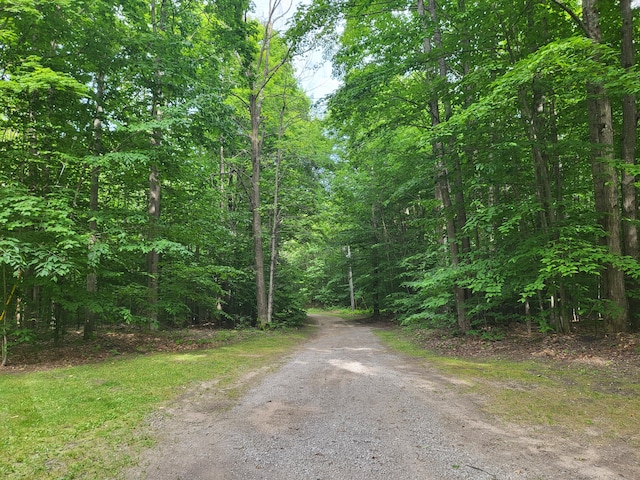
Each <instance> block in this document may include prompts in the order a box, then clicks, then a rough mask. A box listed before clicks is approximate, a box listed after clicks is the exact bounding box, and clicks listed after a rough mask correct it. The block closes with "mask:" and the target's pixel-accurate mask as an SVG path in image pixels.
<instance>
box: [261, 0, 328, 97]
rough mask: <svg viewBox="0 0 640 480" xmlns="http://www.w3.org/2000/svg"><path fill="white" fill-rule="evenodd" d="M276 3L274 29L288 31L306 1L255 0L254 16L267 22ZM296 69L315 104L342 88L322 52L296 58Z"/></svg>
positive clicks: (301, 84) (304, 88) (301, 83)
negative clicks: (270, 7)
mask: <svg viewBox="0 0 640 480" xmlns="http://www.w3.org/2000/svg"><path fill="white" fill-rule="evenodd" d="M274 2H278V3H277V7H276V19H277V20H276V22H275V23H274V27H275V29H276V30H280V31H284V30H285V29H286V22H287V20H288V19H289V18H291V16H293V14H294V13H295V10H296V8H297V6H298V5H300V4H302V3H305V1H304V0H253V3H254V5H255V7H256V8H255V13H254V15H255V16H257V17H258V19H259V20H266V19H267V14H268V10H269V6H270V5H273V4H274ZM294 67H295V69H296V73H297V76H298V81H299V83H300V86H301V87H302V89H303V90H304V91H305V92H306V94H307V95H308V96H309V98H311V100H312V101H313V102H318V101H319V100H322V98H323V97H325V96H326V95H329V94H331V93H333V92H335V91H336V89H337V88H338V87H339V86H340V81H339V80H336V79H335V78H332V76H331V62H328V61H326V60H323V58H322V52H321V51H311V52H308V53H306V54H304V55H301V56H299V57H296V58H294Z"/></svg>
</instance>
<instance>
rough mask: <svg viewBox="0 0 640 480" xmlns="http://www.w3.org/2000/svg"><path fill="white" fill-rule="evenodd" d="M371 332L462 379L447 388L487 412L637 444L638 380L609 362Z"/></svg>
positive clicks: (639, 437) (639, 428) (523, 422)
mask: <svg viewBox="0 0 640 480" xmlns="http://www.w3.org/2000/svg"><path fill="white" fill-rule="evenodd" d="M376 333H377V334H378V336H379V337H380V338H381V339H382V340H383V341H384V342H385V343H387V344H388V345H389V346H391V347H392V348H394V349H395V350H397V351H399V352H402V353H404V354H407V355H410V356H412V357H420V358H424V359H425V360H427V361H428V363H429V364H430V365H433V366H435V367H436V368H437V369H438V370H439V371H441V372H442V373H444V374H446V375H450V376H453V377H455V378H457V379H459V380H462V381H463V382H462V383H461V382H456V384H455V385H454V384H452V387H451V388H456V389H459V391H460V392H461V393H462V394H473V395H476V396H478V397H480V398H481V399H482V402H481V403H482V405H483V408H484V409H485V410H486V411H487V412H489V413H491V414H492V415H495V416H497V417H500V418H502V419H504V420H506V421H509V422H513V423H517V424H521V425H530V426H551V425H553V426H556V427H561V428H565V429H567V430H569V431H573V432H585V433H586V432H587V430H588V431H589V435H590V438H591V441H595V440H596V438H599V439H600V441H602V442H606V441H607V439H611V438H624V439H627V440H628V441H629V442H631V443H632V444H634V445H637V446H638V447H640V383H639V382H638V379H637V378H629V377H625V376H624V375H618V372H615V371H612V370H611V368H612V367H597V368H596V367H590V366H584V365H580V366H570V365H568V364H566V363H560V362H545V361H535V360H532V361H506V360H490V361H489V360H473V359H463V358H456V357H447V356H441V355H436V354H434V353H432V352H429V351H426V350H424V349H422V348H421V347H420V346H419V345H417V344H416V343H414V342H412V340H411V337H410V335H409V334H407V333H404V332H403V331H401V330H398V329H394V330H384V331H382V330H379V331H377V332H376Z"/></svg>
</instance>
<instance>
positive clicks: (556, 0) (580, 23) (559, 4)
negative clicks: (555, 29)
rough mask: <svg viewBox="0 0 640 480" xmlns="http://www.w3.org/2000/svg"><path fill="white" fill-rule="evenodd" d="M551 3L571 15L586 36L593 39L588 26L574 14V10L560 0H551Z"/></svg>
mask: <svg viewBox="0 0 640 480" xmlns="http://www.w3.org/2000/svg"><path fill="white" fill-rule="evenodd" d="M550 2H551V3H553V4H554V5H556V6H557V7H560V8H561V9H562V10H564V11H565V12H566V13H568V14H569V16H570V17H571V18H572V19H573V21H574V22H576V25H578V27H580V29H581V30H582V31H583V32H584V33H585V35H586V36H587V37H589V38H591V35H590V34H589V29H588V28H587V26H586V25H585V24H584V22H583V21H582V19H581V18H580V17H579V16H578V15H577V14H576V12H574V11H573V10H571V9H570V8H569V7H567V6H566V5H565V4H564V3H562V2H561V1H560V0H550Z"/></svg>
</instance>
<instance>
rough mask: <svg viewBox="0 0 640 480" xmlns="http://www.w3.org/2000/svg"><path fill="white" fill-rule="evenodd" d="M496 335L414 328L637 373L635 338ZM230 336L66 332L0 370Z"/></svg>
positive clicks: (457, 340) (16, 355)
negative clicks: (89, 337) (87, 336)
mask: <svg viewBox="0 0 640 480" xmlns="http://www.w3.org/2000/svg"><path fill="white" fill-rule="evenodd" d="M388 326H389V328H391V327H392V324H391V323H390V322H389V323H388ZM220 332H222V334H221V333H220ZM489 333H491V332H489ZM502 334H503V335H504V336H503V337H502V338H500V339H495V338H494V339H491V338H489V339H488V338H482V337H481V336H466V337H461V336H452V335H450V334H449V333H448V332H446V331H444V330H442V331H438V330H416V331H415V332H414V338H416V339H417V340H418V341H419V343H420V344H421V345H422V346H424V348H425V349H427V350H431V351H433V352H435V353H438V354H442V355H451V356H457V357H465V358H483V359H492V358H493V359H509V360H528V359H547V360H550V361H556V362H558V363H560V364H562V363H579V364H585V365H591V366H596V367H613V368H612V370H615V371H617V372H618V373H619V374H629V375H632V376H633V375H636V374H639V373H640V334H627V333H624V334H617V335H592V334H583V333H580V332H576V333H571V334H568V335H557V334H542V333H538V332H533V333H531V334H529V333H528V332H527V331H526V330H525V329H524V328H517V327H516V328H514V329H511V330H509V331H507V332H506V333H502ZM502 334H501V335H502ZM239 335H242V333H239ZM236 336H237V335H236V332H235V331H234V332H233V333H232V334H225V331H224V330H217V329H212V328H207V327H197V328H189V329H183V330H176V331H169V332H165V331H158V332H150V331H144V330H141V329H139V328H131V327H127V326H123V327H120V328H111V329H109V330H103V331H101V332H100V333H99V334H98V335H97V336H96V338H95V339H94V340H90V341H84V340H83V339H82V335H81V332H76V331H69V332H67V333H66V334H65V337H64V341H63V342H62V345H60V346H57V347H55V346H53V344H52V343H51V342H46V343H39V344H36V345H15V346H12V347H10V350H9V357H8V362H7V365H6V366H5V367H4V368H2V369H0V371H4V372H24V371H35V370H45V369H49V368H56V367H65V366H73V365H80V364H86V363H93V362H99V361H103V360H105V359H108V358H113V357H117V356H121V355H140V354H147V353H154V352H181V351H192V350H197V349H202V348H212V347H215V346H218V345H223V344H225V343H228V342H229V341H230V340H231V339H232V338H234V337H236ZM493 336H495V335H493Z"/></svg>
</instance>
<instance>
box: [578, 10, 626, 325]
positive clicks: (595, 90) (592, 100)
mask: <svg viewBox="0 0 640 480" xmlns="http://www.w3.org/2000/svg"><path fill="white" fill-rule="evenodd" d="M598 3H599V1H598V0H582V13H583V19H584V25H585V28H586V30H587V33H588V35H589V37H590V38H591V39H592V40H593V41H594V42H596V43H600V42H601V39H602V36H601V30H600V18H599V12H598ZM587 96H588V99H587V109H588V118H589V137H590V139H591V143H592V144H593V148H592V154H591V165H592V173H593V182H594V191H595V205H596V213H597V215H598V217H599V221H600V224H601V225H602V227H603V230H604V232H605V234H606V244H607V248H608V250H609V253H610V254H612V255H616V256H618V255H621V254H622V239H621V215H620V205H619V191H618V184H619V178H618V172H617V170H616V168H615V166H614V165H613V161H614V151H613V145H614V142H613V140H614V138H613V115H612V111H611V102H610V99H609V97H608V95H607V92H606V90H605V88H604V86H603V85H601V84H594V83H590V84H588V85H587ZM603 290H604V297H605V299H607V300H608V301H609V302H610V305H609V306H608V308H607V310H608V311H607V312H606V314H605V316H604V321H605V330H607V331H609V332H624V331H626V330H627V329H628V323H629V311H628V304H627V298H626V289H625V279H624V273H623V272H622V271H621V270H620V269H618V268H616V267H615V266H614V265H611V264H608V265H607V266H606V271H605V274H604V278H603Z"/></svg>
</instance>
